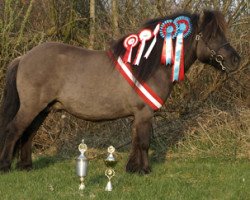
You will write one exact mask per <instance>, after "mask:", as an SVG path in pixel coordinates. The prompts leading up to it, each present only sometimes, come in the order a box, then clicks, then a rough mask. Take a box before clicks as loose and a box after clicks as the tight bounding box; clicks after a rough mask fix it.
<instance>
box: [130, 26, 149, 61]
mask: <svg viewBox="0 0 250 200" xmlns="http://www.w3.org/2000/svg"><path fill="white" fill-rule="evenodd" d="M152 36H153V33H152V31H151V30H150V29H143V30H142V31H141V32H140V33H139V39H140V42H141V44H140V46H139V48H138V51H137V55H136V58H135V60H134V63H133V64H134V65H139V64H140V60H141V57H142V54H143V51H144V48H145V45H146V41H148V40H150V39H151V38H152Z"/></svg>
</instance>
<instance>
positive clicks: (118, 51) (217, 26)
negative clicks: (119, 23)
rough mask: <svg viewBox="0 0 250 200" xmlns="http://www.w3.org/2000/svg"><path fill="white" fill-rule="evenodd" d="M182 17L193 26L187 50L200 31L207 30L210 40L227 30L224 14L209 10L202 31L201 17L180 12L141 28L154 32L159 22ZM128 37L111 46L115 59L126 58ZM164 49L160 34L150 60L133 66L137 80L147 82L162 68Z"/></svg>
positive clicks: (134, 52)
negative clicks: (126, 40)
mask: <svg viewBox="0 0 250 200" xmlns="http://www.w3.org/2000/svg"><path fill="white" fill-rule="evenodd" d="M180 15H183V16H187V17H189V18H190V20H191V24H192V33H191V35H190V36H189V37H187V38H186V39H185V49H186V47H188V46H189V45H190V42H191V41H192V39H193V38H194V35H195V34H197V33H198V31H204V30H206V31H204V35H205V37H206V38H210V37H212V36H213V35H216V34H217V33H218V31H220V32H222V33H224V32H225V30H226V21H225V18H224V16H223V14H222V13H221V12H219V11H208V10H205V11H204V20H203V23H202V24H201V25H200V30H198V26H199V15H198V14H191V13H189V12H178V13H175V14H173V15H169V16H166V17H163V18H156V19H152V20H149V21H147V22H146V23H145V24H144V25H143V26H142V27H141V29H145V28H147V29H151V30H152V31H153V30H154V28H155V27H156V25H157V24H158V23H159V22H163V21H165V20H167V19H172V20H173V19H175V18H176V17H178V16H180ZM141 29H140V30H141ZM138 32H139V31H138ZM138 32H137V33H138ZM128 35H129V34H128ZM128 35H125V36H124V37H122V38H121V39H119V40H118V41H116V42H114V43H113V44H112V45H111V50H112V52H113V54H114V55H115V57H119V56H121V57H123V56H124V54H125V52H126V49H125V48H124V46H123V42H124V40H125V38H126V37H127V36H128ZM151 41H152V39H151V40H150V41H148V42H147V43H146V46H145V49H144V52H143V53H145V51H146V49H148V47H149V45H150V43H151ZM174 43H175V41H174ZM138 46H139V44H138V45H137V46H136V47H134V48H133V53H132V60H134V59H135V57H136V52H137V50H138ZM162 47H163V38H162V37H161V36H160V34H158V36H157V42H156V45H155V47H154V49H153V51H152V52H151V54H150V56H149V58H148V59H145V58H143V57H142V58H141V61H140V64H139V65H138V66H134V65H133V67H132V69H133V74H134V75H135V77H136V78H137V80H139V81H146V80H147V79H148V78H149V77H151V75H153V73H154V72H155V71H156V70H157V69H158V68H159V67H160V66H161V62H160V58H161V52H162ZM143 55H144V54H143Z"/></svg>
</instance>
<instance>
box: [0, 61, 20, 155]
mask: <svg viewBox="0 0 250 200" xmlns="http://www.w3.org/2000/svg"><path fill="white" fill-rule="evenodd" d="M19 62H20V57H19V58H16V59H14V60H13V61H12V62H11V63H10V64H9V66H8V69H7V73H6V85H5V88H4V93H3V98H2V103H1V108H0V154H1V151H2V148H3V145H4V142H5V137H6V135H5V130H6V127H7V125H8V123H9V122H11V121H12V120H13V118H14V117H15V115H16V113H17V111H18V109H19V106H20V101H19V96H18V92H17V87H16V76H17V69H18V65H19Z"/></svg>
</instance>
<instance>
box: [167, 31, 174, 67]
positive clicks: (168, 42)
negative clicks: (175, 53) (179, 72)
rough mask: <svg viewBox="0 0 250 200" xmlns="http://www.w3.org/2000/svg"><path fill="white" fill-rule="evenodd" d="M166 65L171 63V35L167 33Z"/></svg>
mask: <svg viewBox="0 0 250 200" xmlns="http://www.w3.org/2000/svg"><path fill="white" fill-rule="evenodd" d="M166 48H167V49H166V65H168V64H171V63H172V48H173V47H172V37H171V35H168V36H167V38H166Z"/></svg>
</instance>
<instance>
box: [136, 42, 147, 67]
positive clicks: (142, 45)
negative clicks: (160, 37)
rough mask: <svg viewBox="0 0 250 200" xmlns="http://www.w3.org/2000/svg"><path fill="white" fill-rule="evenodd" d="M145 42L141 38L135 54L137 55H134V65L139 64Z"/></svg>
mask: <svg viewBox="0 0 250 200" xmlns="http://www.w3.org/2000/svg"><path fill="white" fill-rule="evenodd" d="M145 44H146V41H145V40H142V41H141V46H140V49H139V52H138V54H137V56H136V60H135V63H134V65H139V63H140V60H141V56H142V53H143V51H144V48H145Z"/></svg>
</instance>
